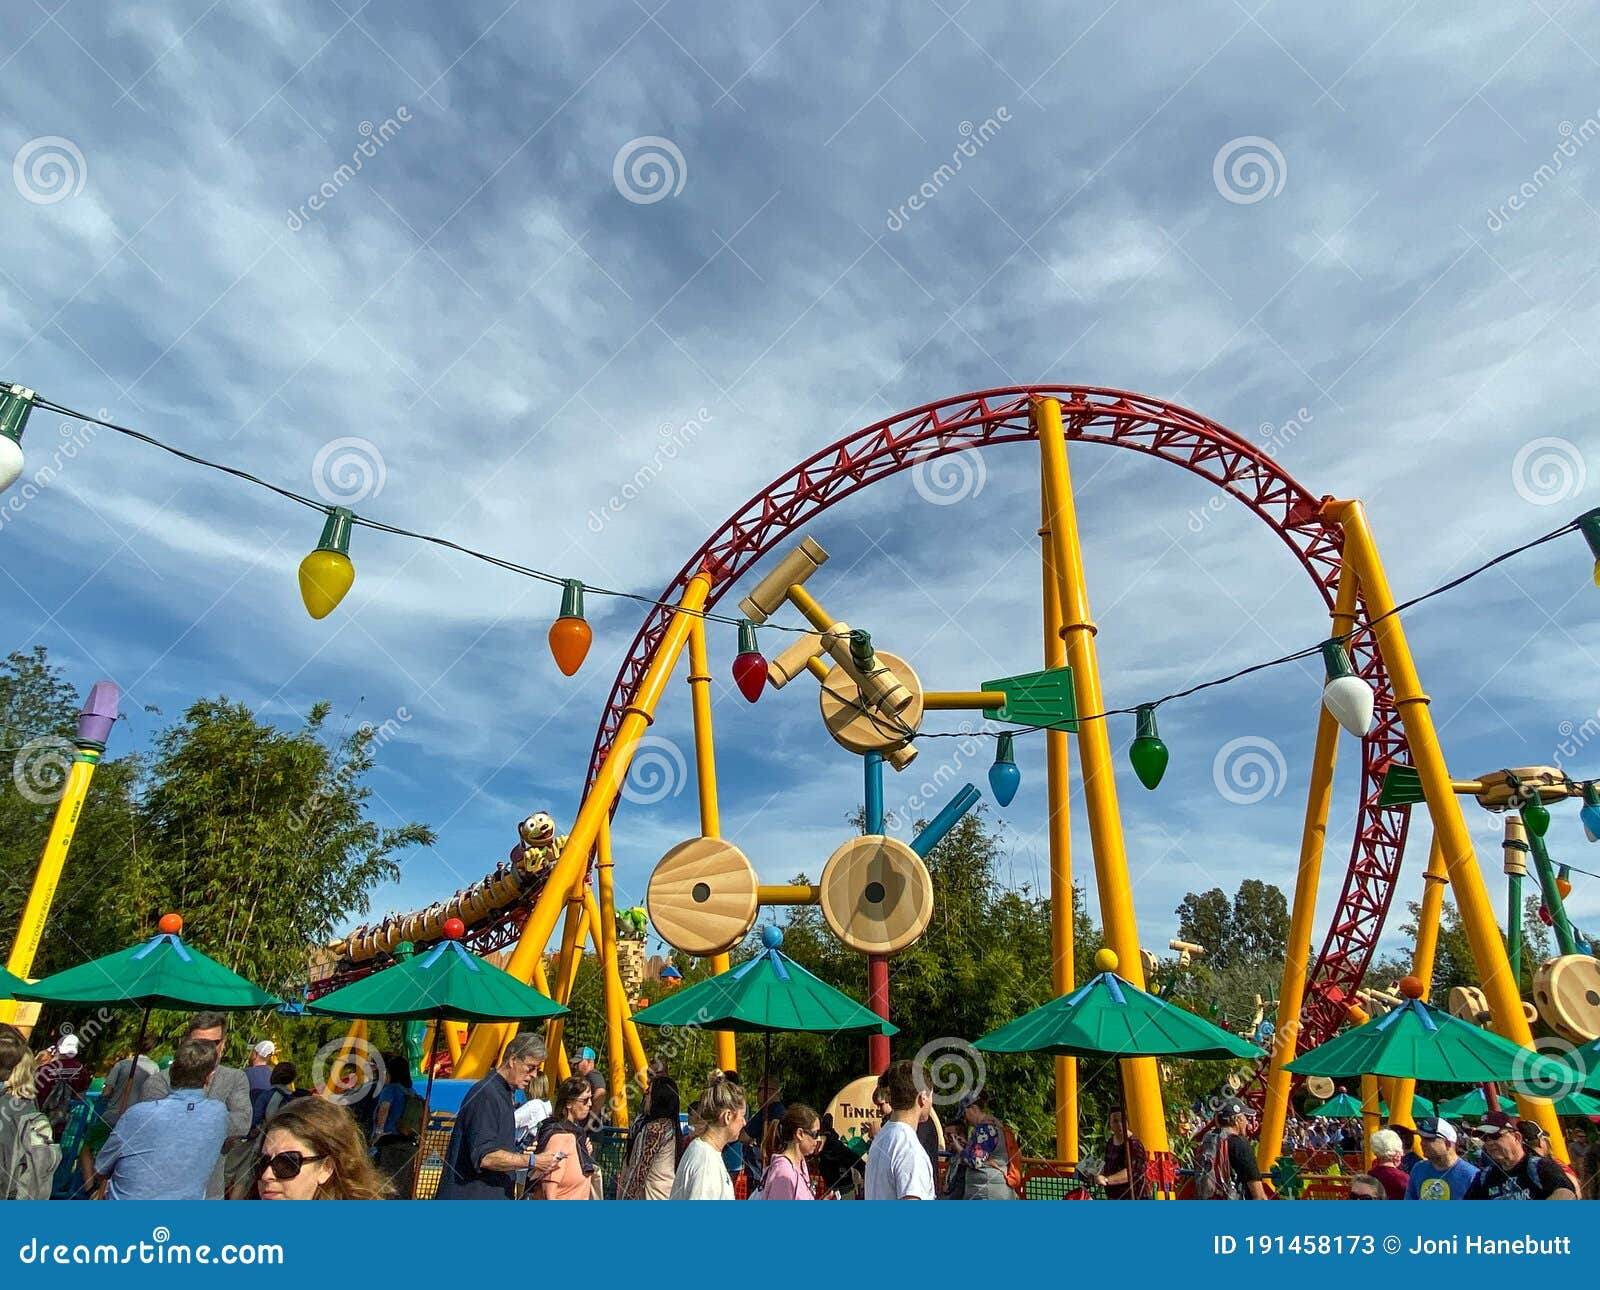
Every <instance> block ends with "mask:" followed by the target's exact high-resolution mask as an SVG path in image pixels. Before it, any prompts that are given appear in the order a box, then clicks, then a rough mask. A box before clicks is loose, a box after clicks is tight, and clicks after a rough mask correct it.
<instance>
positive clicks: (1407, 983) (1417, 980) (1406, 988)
mask: <svg viewBox="0 0 1600 1290" xmlns="http://www.w3.org/2000/svg"><path fill="white" fill-rule="evenodd" d="M1400 993H1401V994H1402V995H1404V996H1405V997H1406V998H1407V999H1420V998H1422V978H1421V977H1415V976H1403V977H1401V978H1400Z"/></svg>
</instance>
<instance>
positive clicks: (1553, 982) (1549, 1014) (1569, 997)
mask: <svg viewBox="0 0 1600 1290" xmlns="http://www.w3.org/2000/svg"><path fill="white" fill-rule="evenodd" d="M1533 1001H1534V1004H1535V1005H1536V1006H1537V1007H1538V1010H1539V1015H1540V1016H1541V1017H1543V1018H1544V1019H1545V1021H1546V1022H1547V1023H1548V1024H1549V1026H1550V1028H1551V1029H1552V1030H1554V1031H1555V1032H1556V1033H1557V1034H1558V1035H1560V1036H1562V1037H1563V1038H1564V1039H1570V1040H1572V1041H1573V1042H1574V1043H1580V1044H1582V1043H1587V1042H1588V1041H1589V1040H1591V1039H1594V1038H1596V1037H1600V960H1596V959H1593V958H1590V957H1589V955H1587V954H1563V955H1561V956H1559V957H1558V958H1553V959H1550V960H1549V961H1548V962H1546V963H1542V964H1540V966H1539V970H1538V971H1537V972H1536V973H1534V976H1533Z"/></svg>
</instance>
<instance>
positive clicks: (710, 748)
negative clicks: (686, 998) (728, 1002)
mask: <svg viewBox="0 0 1600 1290" xmlns="http://www.w3.org/2000/svg"><path fill="white" fill-rule="evenodd" d="M689 697H690V699H691V700H692V702H693V706H694V773H695V782H696V785H697V787H698V788H699V790H700V836H701V837H706V838H720V837H721V836H722V816H721V813H720V812H719V810H718V809H717V755H716V744H715V741H714V740H713V739H712V735H711V665H710V663H709V662H708V661H707V658H706V620H705V619H704V618H696V619H695V620H694V622H693V623H691V624H690V625H689ZM728 963H729V958H728V955H727V954H713V955H712V956H711V971H712V972H713V973H714V974H720V973H723V972H726V971H727V970H728ZM712 1037H713V1039H714V1040H715V1041H716V1046H717V1066H718V1068H720V1069H721V1070H725V1071H731V1070H736V1069H738V1061H739V1058H738V1054H737V1051H736V1049H735V1047H734V1042H733V1032H732V1031H731V1030H717V1031H713V1032H712Z"/></svg>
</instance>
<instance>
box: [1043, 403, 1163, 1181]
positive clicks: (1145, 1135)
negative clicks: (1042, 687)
mask: <svg viewBox="0 0 1600 1290" xmlns="http://www.w3.org/2000/svg"><path fill="white" fill-rule="evenodd" d="M1033 416H1034V419H1035V422H1036V424H1037V426H1038V431H1039V448H1040V455H1041V456H1042V457H1043V459H1044V480H1045V490H1044V491H1045V498H1046V512H1045V518H1046V523H1047V525H1048V527H1049V529H1050V547H1051V556H1052V560H1053V563H1054V568H1055V574H1056V581H1057V593H1058V595H1059V596H1060V604H1061V622H1062V626H1061V631H1062V634H1063V636H1064V638H1065V640H1066V646H1067V661H1068V662H1069V663H1070V664H1071V665H1072V688H1073V693H1074V696H1075V697H1076V699H1077V704H1078V711H1079V712H1080V713H1082V714H1084V717H1085V718H1086V719H1082V720H1080V721H1079V724H1078V756H1079V758H1080V759H1081V760H1082V767H1083V795H1084V802H1085V805H1086V806H1087V807H1088V814H1089V841H1090V846H1091V848H1092V850H1093V852H1094V869H1095V882H1096V886H1097V887H1098V889H1099V892H1100V916H1101V920H1102V922H1103V923H1104V925H1105V938H1106V945H1107V947H1108V948H1110V949H1111V950H1112V952H1114V953H1115V954H1116V956H1117V962H1118V969H1117V970H1118V972H1119V973H1120V974H1121V975H1122V976H1123V977H1124V978H1126V979H1127V980H1128V981H1129V982H1130V983H1131V984H1133V985H1135V986H1137V987H1138V988H1140V989H1143V988H1144V983H1145V982H1144V964H1143V963H1142V962H1141V961H1140V958H1139V927H1138V922H1137V920H1136V919H1135V917H1134V912H1133V886H1132V883H1131V882H1130V881H1129V878H1128V855H1127V851H1126V848H1125V847H1124V845H1123V839H1122V819H1121V815H1120V813H1119V811H1118V809H1117V785H1116V779H1115V772H1114V770H1113V768H1112V762H1111V736H1110V733H1109V731H1108V730H1107V729H1106V721H1105V718H1104V717H1101V716H1097V715H1096V714H1098V713H1099V712H1101V711H1102V710H1103V709H1104V706H1105V705H1104V700H1103V699H1102V697H1101V693H1100V666H1099V663H1098V662H1097V660H1096V658H1095V652H1094V631H1095V628H1094V623H1093V622H1092V621H1091V620H1090V618H1089V594H1088V590H1087V588H1086V587H1085V585H1084V576H1083V554H1082V551H1081V548H1080V547H1079V545H1078V513H1077V507H1076V504H1075V503H1074V501H1073V497H1072V478H1071V475H1070V474H1069V473H1068V470H1067V442H1066V432H1065V430H1064V429H1063V427H1062V423H1061V404H1060V403H1058V402H1057V401H1056V400H1055V399H1035V400H1034V403H1033ZM1122 1067H1123V1085H1124V1087H1125V1088H1126V1089H1127V1094H1128V1118H1129V1121H1130V1124H1131V1127H1132V1129H1133V1133H1134V1136H1135V1137H1137V1138H1138V1139H1139V1140H1140V1141H1141V1142H1143V1143H1144V1145H1145V1148H1146V1149H1147V1150H1149V1151H1152V1152H1162V1153H1165V1152H1167V1151H1169V1150H1170V1146H1169V1143H1168V1141H1167V1121H1166V1115H1165V1114H1164V1112H1163V1110H1162V1105H1161V1081H1160V1078H1159V1076H1158V1074H1157V1072H1156V1063H1155V1059H1154V1058H1153V1057H1134V1058H1129V1059H1127V1060H1125V1061H1124V1062H1123V1063H1122Z"/></svg>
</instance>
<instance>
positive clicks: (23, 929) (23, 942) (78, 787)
mask: <svg viewBox="0 0 1600 1290" xmlns="http://www.w3.org/2000/svg"><path fill="white" fill-rule="evenodd" d="M120 699H121V695H120V693H119V692H118V690H117V687H116V684H115V683H114V682H111V681H96V682H95V683H94V685H93V686H92V687H91V688H90V690H89V697H88V699H86V700H85V701H84V704H83V709H82V711H80V712H79V713H78V729H77V733H76V734H74V735H73V738H72V743H73V746H74V748H75V749H76V750H77V751H76V753H75V754H74V756H73V759H72V765H71V768H70V769H69V770H68V771H67V782H66V785H65V787H63V789H62V791H61V801H60V803H59V804H58V805H57V806H56V817H55V820H54V822H53V823H52V824H51V825H50V836H49V837H48V838H47V839H46V840H45V844H44V854H43V855H41V856H40V857H39V868H38V869H37V870H35V872H34V875H33V889H32V890H31V891H30V892H29V893H28V903H27V905H26V906H25V907H24V908H23V911H22V922H21V923H20V924H19V925H18V927H17V939H16V940H15V941H13V942H12V944H11V956H10V957H9V958H8V959H7V960H6V970H7V971H9V972H11V973H12V974H13V975H15V976H20V977H23V978H27V977H29V976H30V975H31V973H32V970H33V960H34V958H35V957H37V955H38V953H39V942H40V940H41V939H42V938H43V937H44V925H45V923H46V921H48V919H49V917H50V904H51V902H52V901H53V900H54V899H55V895H56V886H57V884H58V883H60V881H61V871H62V870H63V869H64V868H66V864H67V852H68V850H69V849H70V848H71V847H72V837H73V834H74V833H75V832H77V828H78V816H79V815H80V814H81V813H82V811H83V800H84V798H85V797H87V796H88V794H89V781H90V780H91V779H93V778H94V768H95V767H96V766H97V765H99V764H100V754H101V753H103V752H105V750H106V740H107V739H108V738H109V737H110V735H111V726H112V724H113V723H114V722H115V721H116V719H117V704H118V702H119V701H120ZM62 742H65V741H62ZM30 749H32V750H34V751H35V752H40V753H43V754H45V755H46V756H47V757H48V756H53V755H57V754H54V753H53V751H52V750H51V749H50V748H49V746H48V745H45V744H35V745H30V746H29V748H24V749H23V751H22V753H21V754H19V762H20V761H21V759H22V758H24V757H27V756H28V755H29V752H30ZM63 753H64V750H63ZM38 764H39V761H38V758H37V757H35V758H34V761H33V765H34V766H35V767H37V765H38ZM27 769H28V767H26V766H22V765H19V766H18V770H19V771H20V772H23V773H22V774H21V778H22V779H26V778H27V774H26V771H27ZM16 1010H17V1005H16V1004H15V1003H13V1002H9V1001H7V1002H5V1003H0V1020H4V1021H7V1022H11V1021H14V1020H15V1019H16Z"/></svg>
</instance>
